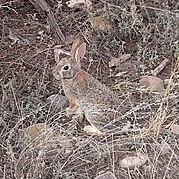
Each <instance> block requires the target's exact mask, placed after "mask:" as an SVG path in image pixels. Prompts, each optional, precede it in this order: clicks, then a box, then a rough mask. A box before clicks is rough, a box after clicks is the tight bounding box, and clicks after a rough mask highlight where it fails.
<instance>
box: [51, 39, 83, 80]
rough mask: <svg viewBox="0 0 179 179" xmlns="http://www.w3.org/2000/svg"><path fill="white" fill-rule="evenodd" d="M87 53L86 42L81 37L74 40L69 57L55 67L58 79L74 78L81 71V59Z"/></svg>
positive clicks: (55, 74) (54, 72)
mask: <svg viewBox="0 0 179 179" xmlns="http://www.w3.org/2000/svg"><path fill="white" fill-rule="evenodd" d="M85 53H86V43H84V42H83V39H82V38H81V37H79V38H77V39H75V40H74V42H73V45H72V49H71V51H70V53H69V55H70V56H69V57H67V58H62V59H61V60H60V61H59V62H58V64H57V66H56V67H55V68H54V69H53V75H54V77H55V78H56V79H58V80H59V79H72V78H75V77H76V76H77V75H78V74H79V72H80V71H81V62H80V60H81V59H82V58H83V57H84V55H85Z"/></svg>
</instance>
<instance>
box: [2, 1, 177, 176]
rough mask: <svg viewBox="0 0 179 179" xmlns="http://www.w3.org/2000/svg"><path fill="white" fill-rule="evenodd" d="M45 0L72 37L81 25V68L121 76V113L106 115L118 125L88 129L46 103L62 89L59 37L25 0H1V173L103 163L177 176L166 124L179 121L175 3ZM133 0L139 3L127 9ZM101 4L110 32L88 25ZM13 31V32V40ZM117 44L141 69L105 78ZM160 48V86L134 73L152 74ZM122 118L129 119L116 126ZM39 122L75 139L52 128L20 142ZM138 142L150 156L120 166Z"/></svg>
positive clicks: (89, 169)
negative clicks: (98, 131)
mask: <svg viewBox="0 0 179 179" xmlns="http://www.w3.org/2000/svg"><path fill="white" fill-rule="evenodd" d="M49 2H50V4H51V6H52V8H53V10H54V12H55V13H56V17H57V18H58V23H59V26H60V28H61V30H62V32H63V33H64V35H65V36H67V37H68V38H69V39H73V38H74V37H75V36H76V35H77V34H79V33H80V34H82V35H83V36H84V38H85V40H86V41H87V43H88V45H87V46H88V48H87V51H88V52H87V57H86V59H85V60H84V61H83V62H82V66H83V68H85V69H86V70H87V71H88V72H89V73H90V74H92V75H93V76H95V77H96V78H98V79H99V80H100V81H102V82H103V83H105V84H106V85H108V86H114V85H116V84H121V85H120V87H121V89H118V90H117V92H119V93H120V94H122V96H123V97H125V99H126V100H125V102H124V105H123V106H125V108H126V109H127V112H126V113H125V114H123V115H122V116H121V121H119V122H118V123H115V122H114V123H113V124H114V125H118V126H120V127H119V129H118V127H117V126H116V128H115V133H113V134H109V135H108V136H106V137H103V138H99V137H94V136H87V135H86V134H85V133H84V132H83V131H82V127H83V126H81V125H79V124H78V123H77V122H76V121H75V120H71V118H70V117H67V116H66V112H65V111H61V112H60V113H57V112H55V111H52V108H53V107H52V106H50V105H49V104H48V103H47V102H46V99H47V97H48V96H50V95H51V94H55V93H62V94H63V90H62V88H61V86H60V87H59V84H58V82H57V81H55V79H54V78H53V77H52V73H51V70H52V67H53V65H54V64H55V61H54V57H53V47H54V45H56V40H55V39H54V37H53V34H51V33H50V31H49V29H48V27H46V26H45V24H44V20H43V19H42V18H41V17H40V16H39V15H38V14H37V12H36V10H35V9H34V8H33V6H32V5H31V4H30V3H29V2H27V1H24V2H19V1H9V2H6V1H2V3H1V6H0V10H1V12H0V17H1V19H0V22H1V23H0V27H1V28H0V34H1V43H0V48H1V51H0V58H1V60H0V129H1V130H0V141H1V142H0V156H1V158H0V178H3V179H8V178H9V179H12V178H18V179H19V178H43V179H45V178H63V179H72V178H79V179H80V178H83V179H84V178H87V179H88V178H94V177H95V176H97V174H98V173H100V172H102V171H112V172H113V173H114V174H115V176H116V177H117V178H129V179H133V178H137V179H138V178H141V179H142V178H145V179H146V178H151V179H154V178H155V179H156V178H162V179H169V178H171V179H174V178H179V173H178V168H179V166H178V163H179V157H178V155H179V139H178V135H177V134H174V133H172V132H171V131H170V127H171V125H172V124H174V123H178V121H179V80H178V79H179V58H178V59H177V57H178V56H179V41H178V39H179V30H178V27H179V12H178V6H179V5H178V3H177V2H175V1H168V0H165V1H162V2H160V1H155V2H154V1H152V0H148V1H136V3H135V4H134V3H132V2H133V1H131V2H130V3H129V2H128V1H126V0H122V1H113V0H108V1H107V0H106V1H104V0H102V1H95V0H94V1H92V2H93V3H94V7H93V9H92V10H91V11H90V12H89V11H87V10H86V9H85V8H84V7H83V6H79V7H77V8H73V9H69V8H67V7H62V8H61V7H59V6H58V5H57V2H58V1H55V2H54V1H49ZM131 7H133V8H134V7H136V10H135V9H133V11H131ZM101 14H102V15H103V17H104V18H106V19H107V20H108V21H109V23H110V25H111V29H110V31H109V32H104V31H102V30H100V29H93V28H92V27H91V24H90V22H89V20H88V19H89V18H92V17H95V16H98V15H101ZM10 32H12V34H13V38H14V39H16V40H17V41H16V42H14V43H13V40H12V38H10V37H9V34H10ZM61 45H62V46H63V47H64V48H66V49H69V48H70V45H69V46H66V45H65V44H61ZM123 53H129V54H131V61H132V62H133V61H140V62H141V65H140V67H139V68H138V71H137V72H135V73H133V72H132V71H131V72H130V71H129V72H128V73H127V74H125V75H124V76H122V77H120V78H118V77H111V78H109V76H110V75H111V74H110V73H111V71H110V70H109V67H108V63H109V61H110V59H111V58H112V57H118V56H119V55H120V54H123ZM164 58H168V59H169V60H170V62H169V64H168V65H167V66H166V68H165V69H164V70H163V71H162V72H161V73H160V74H159V77H160V78H161V79H162V80H166V79H168V83H167V84H166V85H165V91H163V92H158V93H157V92H152V93H148V92H146V91H143V90H141V89H139V88H138V81H139V78H140V76H142V75H147V74H150V71H151V70H153V69H154V68H155V67H156V66H158V65H159V64H160V62H161V61H162V60H163V59H164ZM113 73H115V71H114V72H112V74H113ZM136 85H137V87H136ZM127 121H130V122H131V123H132V126H133V128H132V129H130V130H129V131H128V132H125V133H121V132H120V130H121V126H123V125H125V124H126V122H127ZM42 122H43V123H46V124H47V125H49V126H50V127H51V128H53V129H54V130H55V131H57V132H58V131H59V130H60V131H61V132H62V133H63V134H64V135H65V136H68V137H69V138H74V137H75V140H76V143H75V144H74V145H73V146H70V147H69V146H66V145H64V144H63V143H61V142H60V140H61V138H60V137H59V136H58V137H56V138H53V137H51V135H52V134H51V133H50V132H49V131H45V132H44V133H42V135H40V136H39V137H37V138H36V139H35V140H32V141H30V142H29V143H26V141H25V142H24V137H23V135H22V134H23V130H24V128H26V127H28V126H31V125H33V124H36V123H42ZM44 138H45V140H42V139H44ZM40 146H41V147H40ZM49 146H50V147H49ZM139 152H140V153H143V154H145V155H147V156H148V158H149V160H148V161H147V163H146V164H144V165H143V166H141V167H135V168H128V169H124V168H122V167H121V166H120V161H121V159H123V158H125V157H126V156H132V155H135V154H136V153H139Z"/></svg>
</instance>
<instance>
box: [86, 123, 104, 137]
mask: <svg viewBox="0 0 179 179" xmlns="http://www.w3.org/2000/svg"><path fill="white" fill-rule="evenodd" d="M83 130H84V131H85V132H86V133H87V134H89V135H96V136H104V135H105V133H104V132H101V131H100V130H99V129H98V128H97V127H95V126H94V125H93V124H91V125H87V126H85V127H84V128H83Z"/></svg>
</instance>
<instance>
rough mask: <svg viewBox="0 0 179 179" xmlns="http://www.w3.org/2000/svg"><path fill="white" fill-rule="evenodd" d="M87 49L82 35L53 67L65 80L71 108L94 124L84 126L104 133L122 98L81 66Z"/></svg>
mask: <svg viewBox="0 0 179 179" xmlns="http://www.w3.org/2000/svg"><path fill="white" fill-rule="evenodd" d="M85 52H86V43H84V42H83V39H82V37H79V38H77V39H76V40H75V41H74V42H73V45H72V49H71V52H70V56H69V57H67V58H62V59H61V60H59V63H58V64H57V66H56V67H55V68H54V70H53V75H54V77H55V78H56V79H58V80H61V81H62V86H63V89H64V92H65V95H66V96H67V98H68V99H69V103H70V104H69V108H68V110H71V111H75V112H76V114H78V115H79V116H80V118H81V119H82V118H83V114H84V115H85V117H86V119H87V120H88V122H89V123H90V124H91V125H89V126H86V127H85V128H84V130H85V131H86V132H87V133H96V134H97V135H104V134H105V126H106V125H107V124H108V123H109V122H110V121H112V120H115V119H117V117H118V116H119V115H120V113H119V111H120V110H119V108H121V105H122V104H121V100H120V98H119V96H118V95H117V94H116V93H114V92H113V91H111V90H110V89H109V88H108V87H107V86H105V85H104V84H102V83H101V82H100V81H99V80H97V79H95V78H94V77H93V76H92V75H90V74H89V73H87V72H86V71H84V70H82V69H81V63H80V61H81V59H83V58H84V55H85Z"/></svg>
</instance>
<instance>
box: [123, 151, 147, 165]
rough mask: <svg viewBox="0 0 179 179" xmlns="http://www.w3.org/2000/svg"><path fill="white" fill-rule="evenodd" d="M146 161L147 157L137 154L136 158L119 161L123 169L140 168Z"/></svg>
mask: <svg viewBox="0 0 179 179" xmlns="http://www.w3.org/2000/svg"><path fill="white" fill-rule="evenodd" d="M147 160H148V157H147V156H146V155H143V154H139V155H138V156H133V157H126V158H124V159H122V160H121V161H120V165H121V167H123V168H131V167H140V166H142V165H144V164H145V162H146V161H147Z"/></svg>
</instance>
